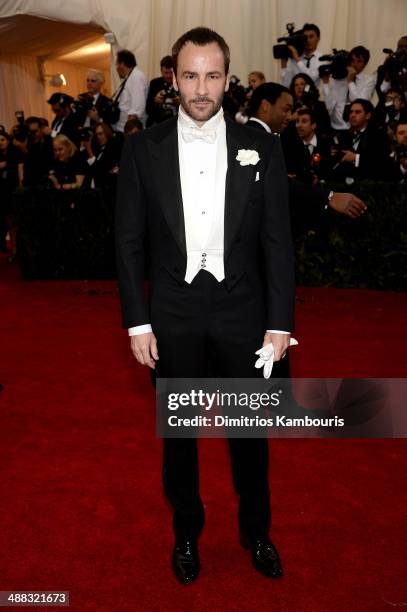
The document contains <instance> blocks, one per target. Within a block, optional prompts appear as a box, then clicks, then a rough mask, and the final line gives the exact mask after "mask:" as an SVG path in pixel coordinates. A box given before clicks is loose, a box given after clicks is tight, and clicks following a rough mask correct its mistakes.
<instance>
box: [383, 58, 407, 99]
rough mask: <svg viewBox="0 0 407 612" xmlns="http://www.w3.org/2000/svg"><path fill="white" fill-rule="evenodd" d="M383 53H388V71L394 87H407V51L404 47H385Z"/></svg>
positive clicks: (386, 65) (386, 64) (386, 62)
mask: <svg viewBox="0 0 407 612" xmlns="http://www.w3.org/2000/svg"><path fill="white" fill-rule="evenodd" d="M383 53H387V58H386V61H385V67H386V72H387V73H388V78H389V80H390V82H391V84H392V87H399V88H400V89H403V90H404V89H406V88H407V53H405V51H404V50H403V49H398V50H397V51H392V50H391V49H383Z"/></svg>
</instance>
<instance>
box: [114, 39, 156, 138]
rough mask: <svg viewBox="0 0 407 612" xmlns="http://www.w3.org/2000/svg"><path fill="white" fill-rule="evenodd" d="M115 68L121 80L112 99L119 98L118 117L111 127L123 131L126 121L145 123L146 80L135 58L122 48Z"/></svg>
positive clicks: (116, 130)
mask: <svg viewBox="0 0 407 612" xmlns="http://www.w3.org/2000/svg"><path fill="white" fill-rule="evenodd" d="M116 70H117V73H118V75H119V76H120V78H121V79H125V81H123V82H122V86H123V84H124V87H122V86H121V87H120V89H119V90H118V92H116V94H114V95H113V100H117V98H119V108H120V117H119V120H118V121H117V123H115V124H114V125H113V126H112V127H113V129H114V131H115V132H123V131H124V126H125V124H126V121H128V120H129V119H140V121H142V122H143V124H144V123H145V119H146V115H145V112H146V102H147V92H148V81H147V78H146V75H145V74H144V72H143V71H142V70H140V68H139V67H138V66H137V62H136V58H135V56H134V54H133V53H132V52H131V51H128V50H127V49H122V50H121V51H119V52H118V54H117V57H116Z"/></svg>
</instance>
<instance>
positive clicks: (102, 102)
mask: <svg viewBox="0 0 407 612" xmlns="http://www.w3.org/2000/svg"><path fill="white" fill-rule="evenodd" d="M104 81H105V79H104V76H103V73H102V72H100V71H99V70H89V72H88V73H87V75H86V89H87V91H85V92H84V93H81V94H79V96H78V100H77V101H76V102H75V110H76V119H77V122H78V124H79V125H80V126H81V127H90V128H92V129H93V130H94V129H95V128H96V126H97V125H98V123H107V124H108V125H110V124H111V123H112V100H111V99H110V98H108V97H107V96H105V95H104V94H103V93H102V87H103V84H104Z"/></svg>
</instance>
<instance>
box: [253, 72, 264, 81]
mask: <svg viewBox="0 0 407 612" xmlns="http://www.w3.org/2000/svg"><path fill="white" fill-rule="evenodd" d="M252 75H254V76H256V77H257V78H258V79H260V81H265V80H266V77H265V75H264V72H261V71H260V70H252V71H251V72H249V77H251V76H252Z"/></svg>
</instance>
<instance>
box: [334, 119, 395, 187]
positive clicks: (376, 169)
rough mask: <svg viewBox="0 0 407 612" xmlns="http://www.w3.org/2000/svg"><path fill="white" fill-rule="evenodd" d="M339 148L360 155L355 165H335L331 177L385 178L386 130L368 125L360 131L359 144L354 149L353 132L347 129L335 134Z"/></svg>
mask: <svg viewBox="0 0 407 612" xmlns="http://www.w3.org/2000/svg"><path fill="white" fill-rule="evenodd" d="M337 138H338V142H339V148H340V149H342V150H343V151H355V152H356V153H358V154H359V155H360V160H359V165H358V167H356V166H355V165H354V164H351V163H349V162H343V163H340V164H339V165H337V167H336V169H335V171H334V174H333V178H334V179H336V180H344V179H345V178H346V177H352V178H354V179H355V180H366V179H370V180H373V181H374V180H376V181H377V180H379V181H380V180H386V179H387V178H388V174H389V144H388V141H387V136H386V132H385V131H384V130H382V129H376V128H375V127H374V126H368V127H367V128H366V130H365V131H364V132H362V135H361V138H360V142H359V145H358V147H357V149H355V148H354V147H353V145H352V141H353V133H352V132H351V131H350V130H348V131H346V132H342V133H339V134H338V135H337Z"/></svg>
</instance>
